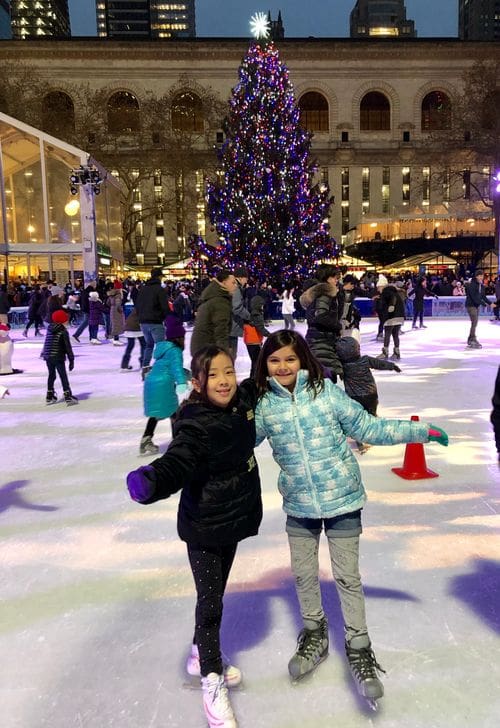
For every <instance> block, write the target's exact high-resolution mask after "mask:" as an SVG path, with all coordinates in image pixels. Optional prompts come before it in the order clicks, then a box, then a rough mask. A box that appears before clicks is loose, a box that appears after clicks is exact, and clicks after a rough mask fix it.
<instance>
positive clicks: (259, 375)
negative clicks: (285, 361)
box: [255, 329, 325, 398]
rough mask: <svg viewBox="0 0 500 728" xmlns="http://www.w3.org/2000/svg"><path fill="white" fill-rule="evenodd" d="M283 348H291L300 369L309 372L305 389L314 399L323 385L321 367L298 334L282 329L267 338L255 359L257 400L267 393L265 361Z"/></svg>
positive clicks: (323, 379) (323, 378)
mask: <svg viewBox="0 0 500 728" xmlns="http://www.w3.org/2000/svg"><path fill="white" fill-rule="evenodd" d="M284 346H291V347H292V349H293V350H294V352H295V353H296V355H297V356H298V358H299V361H300V368H301V369H306V370H307V371H308V372H309V376H308V378H307V388H308V389H310V390H312V392H313V393H314V396H315V397H316V395H317V394H319V392H321V391H322V389H323V387H324V383H325V377H324V374H323V367H322V366H321V364H320V363H319V361H318V360H317V359H316V357H315V356H314V354H313V353H312V351H311V350H310V348H309V347H308V345H307V342H306V340H305V339H304V338H303V337H302V336H301V335H300V334H297V333H296V332H295V331H290V330H289V329H282V330H281V331H275V332H274V333H273V334H271V336H268V337H267V339H266V340H265V342H264V346H263V347H262V349H261V351H260V354H259V358H258V359H257V365H256V368H255V383H256V385H257V392H258V396H259V398H260V397H263V396H264V394H265V393H266V392H267V391H269V384H268V381H267V380H268V372H267V360H268V358H269V357H270V356H271V354H274V352H275V351H278V349H282V348H283V347H284Z"/></svg>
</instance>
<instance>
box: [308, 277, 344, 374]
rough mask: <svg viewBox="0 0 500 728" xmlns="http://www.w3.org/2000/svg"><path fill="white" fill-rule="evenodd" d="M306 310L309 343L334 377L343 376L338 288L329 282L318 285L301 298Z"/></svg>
mask: <svg viewBox="0 0 500 728" xmlns="http://www.w3.org/2000/svg"><path fill="white" fill-rule="evenodd" d="M300 305H301V306H302V307H303V308H304V309H305V311H306V321H307V332H306V341H307V343H308V344H309V347H310V349H311V351H312V352H313V354H314V355H315V357H316V358H317V359H318V360H319V361H320V362H321V364H323V365H324V366H325V367H328V369H330V370H331V371H332V373H333V374H334V375H337V374H342V365H341V363H340V361H339V358H338V356H337V353H336V351H335V342H336V341H337V339H338V338H339V336H340V332H341V329H342V326H341V324H340V321H339V309H338V300H337V289H336V287H335V286H331V285H330V284H329V283H316V284H314V285H312V286H310V287H309V288H308V289H307V290H306V291H305V292H304V293H303V294H302V295H301V297H300Z"/></svg>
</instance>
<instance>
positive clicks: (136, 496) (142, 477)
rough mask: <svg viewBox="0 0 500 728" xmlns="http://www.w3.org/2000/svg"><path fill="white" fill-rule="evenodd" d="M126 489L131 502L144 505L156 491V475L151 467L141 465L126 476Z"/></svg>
mask: <svg viewBox="0 0 500 728" xmlns="http://www.w3.org/2000/svg"><path fill="white" fill-rule="evenodd" d="M127 488H128V492H129V493H130V497H131V498H132V500H135V501H137V503H146V502H147V501H148V500H149V499H150V498H151V497H152V496H153V494H154V492H155V490H156V473H155V469H154V468H153V467H151V465H141V467H140V468H137V470H132V472H131V473H129V474H128V475H127Z"/></svg>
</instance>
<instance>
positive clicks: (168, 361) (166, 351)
mask: <svg viewBox="0 0 500 728" xmlns="http://www.w3.org/2000/svg"><path fill="white" fill-rule="evenodd" d="M165 333H166V337H167V340H166V341H158V342H157V343H156V344H155V348H154V352H153V356H154V359H155V362H154V364H153V366H152V367H151V371H150V372H148V374H147V376H146V378H145V379H144V414H145V415H146V417H148V421H147V424H146V429H145V430H144V434H143V436H142V439H141V444H140V447H139V453H140V454H141V455H156V454H157V453H158V451H159V448H158V445H155V444H154V442H153V435H154V433H155V430H156V425H157V424H158V420H164V419H166V418H167V417H172V415H173V414H174V412H175V410H176V409H177V407H178V406H179V399H178V395H179V394H184V392H187V388H188V387H187V382H186V373H185V371H184V369H183V366H182V352H183V351H184V337H185V335H186V330H185V329H184V326H183V325H182V324H181V322H180V320H179V319H178V318H177V316H174V315H173V314H172V315H170V316H167V318H166V320H165ZM172 426H173V421H172Z"/></svg>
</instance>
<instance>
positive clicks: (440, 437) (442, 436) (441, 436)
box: [428, 424, 448, 447]
mask: <svg viewBox="0 0 500 728" xmlns="http://www.w3.org/2000/svg"><path fill="white" fill-rule="evenodd" d="M428 434H429V442H439V444H440V445H444V446H445V447H448V435H447V434H446V432H445V431H444V430H442V429H441V428H440V427H437V426H436V425H432V424H429V433H428Z"/></svg>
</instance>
